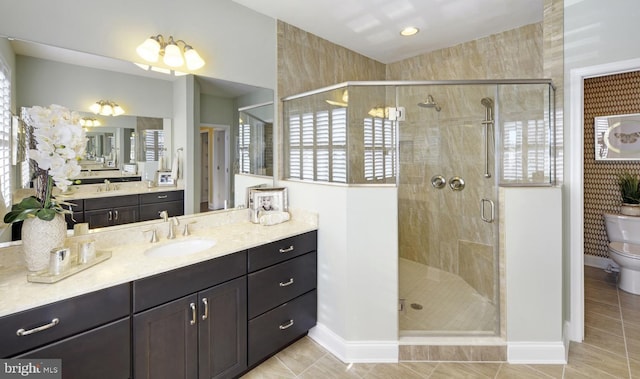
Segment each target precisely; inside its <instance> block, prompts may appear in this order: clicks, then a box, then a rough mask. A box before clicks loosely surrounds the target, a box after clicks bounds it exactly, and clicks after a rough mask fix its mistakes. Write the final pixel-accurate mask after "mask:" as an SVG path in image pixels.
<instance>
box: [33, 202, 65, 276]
mask: <svg viewBox="0 0 640 379" xmlns="http://www.w3.org/2000/svg"><path fill="white" fill-rule="evenodd" d="M66 235H67V223H66V222H65V220H64V216H63V215H61V214H56V217H54V218H53V220H51V221H44V220H41V219H39V218H37V217H34V218H28V219H26V220H24V223H23V224H22V251H23V252H24V258H25V261H26V263H27V269H28V270H29V271H40V270H44V269H46V268H47V267H48V266H49V253H50V252H51V250H52V249H55V248H56V247H62V246H64V239H65V237H66Z"/></svg>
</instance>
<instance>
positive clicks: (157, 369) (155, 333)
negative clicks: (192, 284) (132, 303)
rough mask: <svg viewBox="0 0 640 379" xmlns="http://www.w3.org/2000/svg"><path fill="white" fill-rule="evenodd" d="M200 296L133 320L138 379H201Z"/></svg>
mask: <svg viewBox="0 0 640 379" xmlns="http://www.w3.org/2000/svg"><path fill="white" fill-rule="evenodd" d="M197 301H198V298H197V296H196V295H191V296H186V297H183V298H180V299H178V300H174V301H172V302H170V303H167V304H164V305H161V306H158V307H155V308H151V309H150V310H148V311H145V312H142V313H139V314H136V315H134V316H133V368H134V375H133V376H134V378H136V379H143V378H148V379H163V378H167V379H174V378H185V379H189V378H197V377H198V351H197V349H198V314H197V310H196V306H197Z"/></svg>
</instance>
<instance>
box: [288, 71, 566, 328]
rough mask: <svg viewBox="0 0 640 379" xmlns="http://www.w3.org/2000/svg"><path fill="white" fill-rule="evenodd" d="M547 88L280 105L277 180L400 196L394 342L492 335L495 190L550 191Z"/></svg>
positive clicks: (346, 92)
mask: <svg viewBox="0 0 640 379" xmlns="http://www.w3.org/2000/svg"><path fill="white" fill-rule="evenodd" d="M553 104H554V89H553V86H552V85H551V82H550V81H549V80H502V81H489V80H475V81H412V82H387V81H383V82H349V83H344V84H340V85H335V86H332V87H328V88H324V89H320V90H317V91H313V92H309V93H306V94H300V95H296V96H291V97H288V98H287V99H285V101H284V117H283V121H284V151H285V154H284V162H283V163H284V173H285V178H286V179H300V180H308V181H316V182H323V183H341V184H342V185H372V186H376V185H378V186H379V185H383V186H388V185H393V186H397V193H398V199H397V201H398V223H399V224H398V244H399V246H398V251H399V257H398V259H399V265H398V267H399V294H398V302H399V304H398V309H399V317H398V320H399V330H400V333H399V334H400V336H401V337H402V336H409V335H410V336H415V335H426V336H434V335H436V336H448V335H473V336H500V335H501V329H502V328H501V322H500V320H501V318H502V315H501V312H504V309H501V303H500V298H501V296H503V294H502V293H501V291H503V290H501V288H502V287H503V286H502V285H501V283H502V280H503V275H504V273H502V272H501V270H500V267H501V266H500V261H501V259H502V257H501V254H500V253H501V250H500V238H499V226H500V220H499V207H500V203H499V190H500V187H502V186H514V185H517V186H550V185H553V184H554V183H555V177H556V172H555V160H556V157H555V151H554V146H555V125H554V123H553V117H552V116H553V114H554V112H555V110H554V107H553Z"/></svg>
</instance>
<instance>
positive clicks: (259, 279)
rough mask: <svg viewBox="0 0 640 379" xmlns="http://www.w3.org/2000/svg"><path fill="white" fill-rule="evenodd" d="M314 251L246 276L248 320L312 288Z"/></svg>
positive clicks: (313, 286) (314, 272)
mask: <svg viewBox="0 0 640 379" xmlns="http://www.w3.org/2000/svg"><path fill="white" fill-rule="evenodd" d="M316 259H317V253H316V252H315V251H314V252H312V253H309V254H305V255H302V256H300V257H297V258H294V259H290V260H288V261H285V262H282V263H279V264H277V265H274V266H271V267H267V268H265V269H262V270H260V271H256V272H254V273H251V274H249V276H248V287H249V318H250V319H251V318H254V317H256V316H257V315H259V314H262V313H264V312H266V311H268V310H269V309H271V308H274V307H276V306H278V305H280V304H282V303H284V302H286V301H289V300H291V299H293V298H295V297H297V296H300V295H302V294H303V293H305V292H308V291H311V290H312V289H314V288H315V287H316Z"/></svg>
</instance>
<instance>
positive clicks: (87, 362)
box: [0, 283, 131, 379]
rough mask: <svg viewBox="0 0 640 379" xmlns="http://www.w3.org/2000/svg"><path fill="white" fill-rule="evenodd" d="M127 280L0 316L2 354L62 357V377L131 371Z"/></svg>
mask: <svg viewBox="0 0 640 379" xmlns="http://www.w3.org/2000/svg"><path fill="white" fill-rule="evenodd" d="M130 302H131V300H130V285H129V284H128V283H127V284H121V285H118V286H115V287H111V288H107V289H104V290H100V291H96V292H92V293H88V294H85V295H81V296H77V297H74V298H71V299H67V300H62V301H59V302H56V303H53V304H48V305H45V306H42V307H38V308H34V309H30V310H27V311H24V312H19V313H15V314H12V315H8V316H5V317H2V318H0V357H2V358H42V359H62V376H63V378H105V379H107V378H129V377H130V376H131V350H130V341H131V321H130V312H131V311H130Z"/></svg>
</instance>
